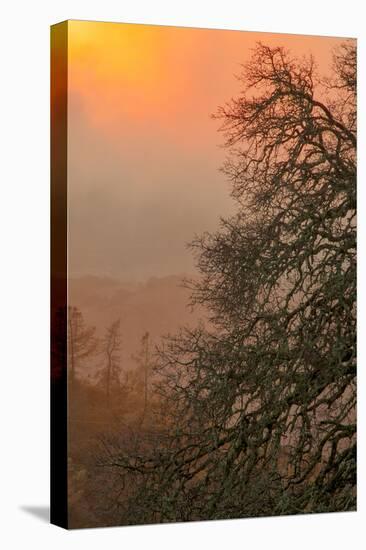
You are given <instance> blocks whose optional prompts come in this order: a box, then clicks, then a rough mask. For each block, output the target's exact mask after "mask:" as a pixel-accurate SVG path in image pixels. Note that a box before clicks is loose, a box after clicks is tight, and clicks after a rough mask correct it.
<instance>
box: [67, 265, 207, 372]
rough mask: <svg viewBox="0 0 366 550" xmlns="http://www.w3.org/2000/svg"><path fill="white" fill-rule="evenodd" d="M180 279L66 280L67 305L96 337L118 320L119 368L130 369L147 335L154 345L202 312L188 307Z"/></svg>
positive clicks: (88, 278) (95, 278) (187, 293)
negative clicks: (163, 336)
mask: <svg viewBox="0 0 366 550" xmlns="http://www.w3.org/2000/svg"><path fill="white" fill-rule="evenodd" d="M182 281H183V277H182V276H176V275H173V276H169V277H163V278H156V277H153V278H151V279H149V280H148V281H147V282H146V283H129V282H121V281H118V280H116V279H111V278H108V277H95V276H86V277H81V278H75V279H70V280H69V298H70V305H72V306H76V307H77V308H79V309H80V310H81V311H82V313H83V317H84V319H85V322H86V323H87V324H88V325H92V326H95V327H96V329H97V334H98V336H103V333H104V331H105V329H106V327H107V326H108V325H110V324H111V323H112V322H113V321H115V320H117V319H120V320H121V334H122V353H121V363H122V364H121V366H122V368H123V369H125V368H133V367H134V365H135V363H134V361H133V358H132V355H133V354H136V353H137V352H138V350H139V348H140V341H141V337H142V336H143V334H144V333H145V332H146V331H148V332H149V333H150V335H151V340H152V341H153V342H154V343H157V342H158V341H159V338H160V337H161V336H162V335H164V334H167V333H175V332H176V331H177V330H178V329H179V327H182V326H187V325H188V326H193V325H195V324H196V323H197V321H198V320H199V319H200V318H203V311H202V310H199V309H198V308H196V309H195V310H193V311H192V309H191V308H190V307H189V305H188V303H189V296H190V291H189V290H187V289H185V288H183V287H182Z"/></svg>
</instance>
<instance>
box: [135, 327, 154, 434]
mask: <svg viewBox="0 0 366 550" xmlns="http://www.w3.org/2000/svg"><path fill="white" fill-rule="evenodd" d="M133 358H134V360H135V362H136V363H137V369H138V376H139V377H141V378H142V383H143V409H142V414H141V417H140V426H142V424H143V422H144V420H145V416H146V412H147V410H148V398H149V376H150V373H151V371H152V368H153V361H152V353H151V349H150V334H149V333H148V332H145V334H144V335H143V336H142V338H141V348H140V351H139V353H138V355H134V356H133Z"/></svg>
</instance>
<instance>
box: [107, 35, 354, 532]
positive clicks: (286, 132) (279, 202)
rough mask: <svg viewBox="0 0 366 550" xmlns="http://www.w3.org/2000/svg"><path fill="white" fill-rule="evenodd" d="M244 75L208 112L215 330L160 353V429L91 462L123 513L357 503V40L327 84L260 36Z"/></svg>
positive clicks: (170, 514)
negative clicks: (214, 206)
mask: <svg viewBox="0 0 366 550" xmlns="http://www.w3.org/2000/svg"><path fill="white" fill-rule="evenodd" d="M241 82H242V85H243V91H242V93H241V94H240V95H239V97H238V98H237V99H234V100H232V101H231V102H230V103H228V104H227V105H226V106H224V107H222V108H221V109H219V111H218V113H217V115H216V118H218V119H219V120H220V121H221V124H222V125H221V131H222V132H223V133H224V135H225V139H226V147H227V150H228V158H227V161H226V163H225V165H224V167H223V171H224V173H225V174H226V175H227V177H228V178H229V180H230V182H231V184H232V196H233V197H234V199H235V200H236V201H237V205H238V211H237V215H236V216H234V217H232V218H231V219H227V220H222V222H221V228H220V230H219V231H218V232H217V233H214V234H205V235H203V236H202V237H200V238H197V239H196V240H195V241H194V242H193V244H192V249H193V251H194V253H195V255H196V258H197V265H198V268H199V271H200V273H201V276H202V277H201V280H200V281H199V282H198V283H196V284H193V283H192V293H193V294H192V298H193V302H194V303H198V304H203V305H204V306H205V307H206V308H208V309H209V311H210V312H211V322H212V324H213V326H214V329H212V330H207V329H205V328H204V327H198V328H197V329H196V330H184V331H182V332H181V333H180V334H178V335H177V336H176V337H172V338H168V339H167V340H166V342H165V344H164V346H163V347H162V349H161V350H160V360H159V364H158V366H157V367H156V368H155V372H156V375H157V377H158V379H159V384H158V385H157V387H156V391H157V392H158V394H159V396H160V398H161V403H162V408H161V415H162V416H164V418H165V420H166V422H167V425H166V427H165V428H164V423H163V422H161V423H160V425H161V426H162V429H161V434H160V438H157V439H154V440H149V439H148V438H145V440H144V443H141V444H140V446H139V447H138V448H137V449H136V453H133V452H131V451H130V450H128V452H127V450H126V451H125V452H124V451H123V446H122V447H120V448H118V451H117V447H114V445H113V444H111V445H110V447H109V448H108V453H106V454H104V455H103V456H101V458H100V462H101V464H105V465H107V466H108V467H109V469H108V475H111V474H110V472H111V469H110V467H111V466H112V471H113V469H114V470H115V472H116V476H121V475H122V476H127V478H128V479H129V480H130V481H129V483H130V485H129V487H130V489H129V492H128V495H126V497H127V496H128V503H127V505H124V506H123V507H122V508H121V510H122V509H123V514H122V518H123V521H124V522H126V523H135V522H137V523H139V522H141V523H146V522H155V521H185V520H194V519H211V518H229V517H240V516H257V515H271V514H288V513H299V512H321V511H334V510H354V509H355V506H356V436H355V434H356V416H355V405H356V382H355V379H356V311H355V309H356V308H355V300H356V51H355V47H354V45H353V43H352V42H346V43H345V44H343V45H342V46H341V47H340V48H338V49H337V50H336V51H335V53H334V63H333V73H332V77H331V78H328V79H323V80H321V79H320V78H319V77H318V76H317V71H316V66H315V63H314V60H313V59H312V58H309V59H303V60H298V59H295V58H294V57H292V56H291V54H290V53H289V52H287V51H285V50H284V49H283V48H280V47H277V48H269V47H267V46H264V45H261V44H259V45H258V46H257V48H256V50H255V51H254V53H253V57H252V59H251V61H250V62H249V63H248V64H247V65H246V66H245V67H244V69H243V74H242V76H241ZM157 425H159V424H158V419H157ZM116 479H118V477H116ZM131 480H133V482H132V481H131ZM131 487H132V489H131Z"/></svg>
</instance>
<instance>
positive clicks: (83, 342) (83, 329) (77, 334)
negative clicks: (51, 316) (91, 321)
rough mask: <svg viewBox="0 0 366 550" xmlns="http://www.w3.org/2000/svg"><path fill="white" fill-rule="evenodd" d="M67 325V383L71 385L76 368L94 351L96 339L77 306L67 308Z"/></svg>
mask: <svg viewBox="0 0 366 550" xmlns="http://www.w3.org/2000/svg"><path fill="white" fill-rule="evenodd" d="M67 326H68V330H67V348H68V368H69V383H70V384H71V385H72V384H74V382H75V380H76V378H77V371H78V368H79V367H80V366H81V365H82V364H83V362H85V360H86V359H88V358H90V357H91V356H92V355H93V354H94V353H95V352H96V350H97V346H98V340H97V338H96V334H95V332H96V329H95V327H88V326H87V325H86V324H85V321H84V318H83V315H82V313H81V311H80V310H79V309H78V308H77V307H73V306H70V307H69V308H68V320H67Z"/></svg>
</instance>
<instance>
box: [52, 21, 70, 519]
mask: <svg viewBox="0 0 366 550" xmlns="http://www.w3.org/2000/svg"><path fill="white" fill-rule="evenodd" d="M67 44H68V23H67V22H63V23H59V24H57V25H54V26H52V27H51V523H54V524H55V525H59V526H60V527H64V528H67V526H68V506H67V66H68V63H67Z"/></svg>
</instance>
